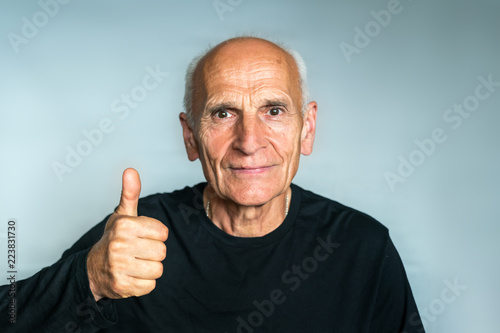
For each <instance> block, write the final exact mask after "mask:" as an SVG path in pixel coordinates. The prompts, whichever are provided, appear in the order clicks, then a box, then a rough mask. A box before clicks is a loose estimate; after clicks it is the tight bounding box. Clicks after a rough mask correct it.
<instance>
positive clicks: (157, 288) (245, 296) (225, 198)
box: [2, 37, 424, 333]
mask: <svg viewBox="0 0 500 333" xmlns="http://www.w3.org/2000/svg"><path fill="white" fill-rule="evenodd" d="M304 72H305V68H304V66H303V63H302V61H301V59H300V57H299V56H298V55H297V54H296V53H294V52H291V51H286V50H284V49H283V48H281V47H280V46H278V45H276V44H274V43H271V42H269V41H267V40H263V39H258V38H251V37H240V38H234V39H230V40H227V41H225V42H223V43H221V44H219V45H217V46H215V47H214V48H212V49H211V50H209V51H208V52H207V53H206V54H204V55H203V56H202V57H200V58H196V59H195V60H194V61H193V62H192V64H191V65H190V67H189V69H188V75H187V80H186V96H185V108H186V112H185V113H181V114H180V117H179V118H180V122H181V125H182V129H183V136H184V143H185V147H186V151H187V155H188V157H189V159H190V160H191V161H194V160H196V159H199V160H200V162H201V165H202V167H203V172H204V175H205V178H206V180H207V182H206V183H200V184H198V185H195V186H194V187H191V188H190V187H186V188H185V189H183V190H179V191H175V192H173V193H165V194H156V195H151V196H148V197H146V198H142V199H140V200H139V194H140V189H141V183H140V179H139V174H138V173H137V172H136V171H135V170H134V169H127V170H125V172H124V173H123V180H122V183H123V188H122V194H121V199H120V204H119V206H118V208H117V209H116V210H115V212H114V213H113V214H111V215H110V216H109V217H108V218H107V219H105V220H104V221H103V222H101V223H100V224H98V225H96V226H95V227H94V228H93V229H91V230H90V231H89V232H88V233H87V234H86V235H84V236H83V237H82V238H81V239H80V240H79V241H78V242H77V243H76V244H75V245H74V246H73V247H72V248H71V249H69V250H68V251H66V252H65V253H64V254H63V257H62V258H61V260H60V261H58V262H57V263H56V264H54V265H53V266H51V267H48V268H46V269H44V270H42V271H41V272H39V273H38V274H36V275H35V276H33V277H32V278H30V279H27V280H24V281H21V282H19V284H18V290H17V292H18V300H17V306H18V307H17V323H16V324H15V325H11V326H7V327H8V329H18V330H26V331H27V330H28V329H32V330H34V331H37V332H38V331H40V332H41V331H47V332H96V331H98V332H245V333H249V332H383V333H386V332H394V333H396V332H423V331H424V330H423V327H422V325H421V321H420V317H419V314H418V311H417V308H416V305H415V302H414V300H413V296H412V293H411V289H410V286H409V284H408V281H407V278H406V275H405V271H404V268H403V265H402V263H401V261H400V258H399V256H398V253H397V251H396V250H395V248H394V246H393V244H392V242H391V240H390V238H389V235H388V231H387V229H386V228H385V227H383V226H382V225H381V224H379V223H378V222H376V221H375V220H373V219H372V218H370V217H369V216H367V215H365V214H362V213H360V212H358V211H355V210H353V209H350V208H347V207H345V206H342V205H341V204H339V203H337V202H334V201H331V200H328V199H326V198H323V197H321V196H318V195H316V194H314V193H311V192H309V191H306V190H304V189H302V188H300V187H298V186H296V185H294V184H292V180H293V177H294V176H295V174H296V172H297V169H298V166H299V157H300V154H304V155H309V154H310V153H311V152H312V148H313V142H314V135H315V128H316V112H317V104H316V103H315V102H310V103H306V98H307V96H306V94H305V91H306V89H305V82H304V80H305V77H304V75H305V73H304ZM166 247H168V255H167V252H166ZM3 293H5V288H4V290H2V298H3V296H4V294H3ZM4 303H5V302H4ZM4 303H3V304H2V311H3V314H2V316H5V314H6V313H7V305H5V304H4ZM4 319H5V318H2V320H4ZM3 325H5V324H4V322H2V326H3Z"/></svg>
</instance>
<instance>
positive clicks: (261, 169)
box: [229, 165, 273, 175]
mask: <svg viewBox="0 0 500 333" xmlns="http://www.w3.org/2000/svg"><path fill="white" fill-rule="evenodd" d="M272 167H273V165H268V166H256V167H254V166H252V167H250V166H249V167H238V168H236V167H230V168H229V169H230V170H231V171H232V172H236V173H238V174H249V175H253V174H261V173H265V172H267V171H269V170H270V169H271V168H272Z"/></svg>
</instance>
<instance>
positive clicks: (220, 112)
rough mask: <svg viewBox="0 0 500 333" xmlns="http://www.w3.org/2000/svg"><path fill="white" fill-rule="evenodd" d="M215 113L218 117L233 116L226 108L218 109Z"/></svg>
mask: <svg viewBox="0 0 500 333" xmlns="http://www.w3.org/2000/svg"><path fill="white" fill-rule="evenodd" d="M214 115H215V116H217V118H220V119H224V118H229V117H231V114H230V113H229V112H227V111H226V110H217V111H215V112H214Z"/></svg>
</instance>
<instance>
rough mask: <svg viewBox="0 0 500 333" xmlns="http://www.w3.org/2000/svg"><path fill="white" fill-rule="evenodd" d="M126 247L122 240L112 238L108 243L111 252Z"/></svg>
mask: <svg viewBox="0 0 500 333" xmlns="http://www.w3.org/2000/svg"><path fill="white" fill-rule="evenodd" d="M123 248H124V246H123V244H122V242H121V241H118V240H111V241H109V243H108V252H109V253H117V252H120V251H121V250H122V249H123Z"/></svg>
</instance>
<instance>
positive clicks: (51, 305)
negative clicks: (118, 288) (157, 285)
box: [0, 250, 116, 332]
mask: <svg viewBox="0 0 500 333" xmlns="http://www.w3.org/2000/svg"><path fill="white" fill-rule="evenodd" d="M87 254H88V250H83V251H79V252H76V253H73V254H72V255H70V256H67V257H66V258H65V259H62V260H60V261H58V262H57V263H55V264H54V265H52V266H50V267H47V268H44V269H43V270H41V271H40V272H38V273H37V274H35V275H34V276H32V277H30V278H28V279H25V280H21V281H18V282H17V283H16V288H15V295H12V296H9V292H10V289H11V286H10V285H5V286H2V287H0V311H1V315H0V328H1V329H0V331H2V332H30V331H31V332H95V331H97V330H98V329H99V328H102V327H107V326H109V325H112V324H113V323H114V322H115V321H116V311H115V308H114V304H112V303H111V301H106V300H103V301H101V302H99V305H98V304H97V303H96V302H95V300H94V298H93V296H92V293H91V291H90V288H89V282H88V277H87V267H86V258H87ZM11 299H15V303H12V304H15V306H14V308H13V310H15V319H16V320H15V323H10V321H9V311H11V310H12V306H11V307H9V305H10V304H11V303H10V302H11ZM80 330H81V331H80Z"/></svg>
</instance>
